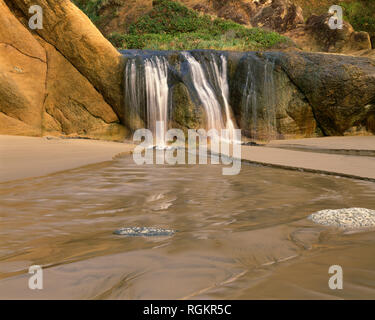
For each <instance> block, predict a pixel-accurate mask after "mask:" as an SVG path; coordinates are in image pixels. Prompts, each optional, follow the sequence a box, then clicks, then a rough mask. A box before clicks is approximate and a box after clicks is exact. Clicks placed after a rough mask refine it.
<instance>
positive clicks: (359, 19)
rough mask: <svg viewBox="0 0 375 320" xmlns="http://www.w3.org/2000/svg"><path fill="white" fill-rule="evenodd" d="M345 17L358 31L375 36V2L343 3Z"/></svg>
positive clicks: (371, 0) (369, 0)
mask: <svg viewBox="0 0 375 320" xmlns="http://www.w3.org/2000/svg"><path fill="white" fill-rule="evenodd" d="M340 5H341V6H342V7H343V8H344V17H345V19H346V20H347V21H349V23H350V24H351V25H352V26H353V28H354V29H355V30H356V31H366V32H368V33H369V34H370V35H371V36H375V1H373V0H367V1H355V2H350V3H348V2H342V3H340Z"/></svg>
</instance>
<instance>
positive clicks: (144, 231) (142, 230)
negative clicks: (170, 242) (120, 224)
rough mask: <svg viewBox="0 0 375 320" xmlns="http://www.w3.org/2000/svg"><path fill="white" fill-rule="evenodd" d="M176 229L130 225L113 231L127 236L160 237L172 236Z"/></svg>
mask: <svg viewBox="0 0 375 320" xmlns="http://www.w3.org/2000/svg"><path fill="white" fill-rule="evenodd" d="M175 232H176V231H174V230H169V229H162V228H153V227H131V228H121V229H118V230H116V231H115V232H114V234H118V235H122V236H127V237H161V236H164V237H165V236H172V235H174V234H175Z"/></svg>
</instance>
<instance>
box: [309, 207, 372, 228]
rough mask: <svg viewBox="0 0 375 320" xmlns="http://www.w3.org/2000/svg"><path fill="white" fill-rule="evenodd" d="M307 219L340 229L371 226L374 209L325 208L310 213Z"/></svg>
mask: <svg viewBox="0 0 375 320" xmlns="http://www.w3.org/2000/svg"><path fill="white" fill-rule="evenodd" d="M308 219H310V220H312V221H313V222H315V223H318V224H321V225H324V226H332V227H338V228H342V229H351V230H353V229H364V228H373V227H375V210H370V209H365V208H346V209H336V210H331V209H327V210H321V211H318V212H316V213H313V214H311V215H310V216H309V217H308Z"/></svg>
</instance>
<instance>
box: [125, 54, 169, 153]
mask: <svg viewBox="0 0 375 320" xmlns="http://www.w3.org/2000/svg"><path fill="white" fill-rule="evenodd" d="M168 95H169V87H168V61H167V59H166V58H165V57H159V56H152V57H146V58H144V59H143V60H142V65H141V66H139V65H137V60H136V58H129V59H128V61H127V63H126V67H125V105H126V106H127V108H128V109H129V111H128V116H129V117H130V119H131V121H136V119H141V118H144V120H145V122H146V124H147V127H148V128H149V129H150V130H151V131H152V132H153V135H154V137H155V138H156V145H157V147H164V146H165V145H166V141H165V133H166V131H167V128H168ZM157 122H158V123H159V125H160V127H159V128H157V127H156V126H157ZM131 127H132V128H139V127H141V125H140V124H139V123H138V122H137V123H136V124H134V123H133V124H132V126H131Z"/></svg>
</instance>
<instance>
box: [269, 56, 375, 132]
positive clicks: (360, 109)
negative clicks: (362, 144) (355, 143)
mask: <svg viewBox="0 0 375 320" xmlns="http://www.w3.org/2000/svg"><path fill="white" fill-rule="evenodd" d="M273 56H274V57H275V59H276V61H277V64H279V65H280V66H281V68H282V69H283V71H284V72H285V73H286V74H287V76H288V77H289V78H290V80H291V81H292V82H293V83H294V84H295V85H296V86H297V88H298V89H299V91H300V92H301V93H302V94H303V95H304V96H305V97H306V98H307V101H308V103H309V104H310V105H311V106H312V109H313V113H314V116H315V119H316V121H317V122H318V124H319V126H320V128H321V129H322V130H323V132H324V134H325V135H343V134H344V133H345V132H346V131H347V130H349V129H350V128H352V127H363V128H364V129H366V130H367V131H370V132H373V133H374V131H373V121H372V120H371V119H373V115H374V114H375V62H374V61H373V60H371V59H368V58H359V57H353V56H345V55H334V54H321V53H304V52H294V53H275V54H273Z"/></svg>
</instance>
